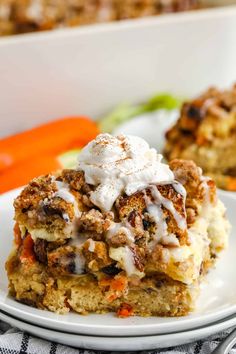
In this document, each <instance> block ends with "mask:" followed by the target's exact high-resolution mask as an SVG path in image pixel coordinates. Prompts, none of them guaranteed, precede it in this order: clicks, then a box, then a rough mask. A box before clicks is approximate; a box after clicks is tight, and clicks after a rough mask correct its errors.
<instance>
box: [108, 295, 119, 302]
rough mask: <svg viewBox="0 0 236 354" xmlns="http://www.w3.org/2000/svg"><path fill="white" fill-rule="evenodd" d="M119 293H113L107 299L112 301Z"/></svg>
mask: <svg viewBox="0 0 236 354" xmlns="http://www.w3.org/2000/svg"><path fill="white" fill-rule="evenodd" d="M117 297H118V296H117V294H111V295H109V296H108V297H107V301H109V302H112V301H114V300H116V299H117Z"/></svg>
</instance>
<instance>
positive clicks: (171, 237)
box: [162, 234, 180, 247]
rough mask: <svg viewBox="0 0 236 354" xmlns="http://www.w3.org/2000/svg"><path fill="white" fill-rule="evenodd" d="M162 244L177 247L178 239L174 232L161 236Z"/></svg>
mask: <svg viewBox="0 0 236 354" xmlns="http://www.w3.org/2000/svg"><path fill="white" fill-rule="evenodd" d="M162 244H163V245H167V246H175V247H179V246H180V244H179V240H178V238H177V237H176V235H175V234H168V235H164V236H163V237H162Z"/></svg>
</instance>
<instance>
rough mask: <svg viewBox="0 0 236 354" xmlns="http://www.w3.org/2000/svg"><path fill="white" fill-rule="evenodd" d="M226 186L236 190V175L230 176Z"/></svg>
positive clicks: (230, 189)
mask: <svg viewBox="0 0 236 354" xmlns="http://www.w3.org/2000/svg"><path fill="white" fill-rule="evenodd" d="M226 188H227V190H228V191H232V192H234V191H236V178H235V177H228V179H227V185H226Z"/></svg>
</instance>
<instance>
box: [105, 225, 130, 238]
mask: <svg viewBox="0 0 236 354" xmlns="http://www.w3.org/2000/svg"><path fill="white" fill-rule="evenodd" d="M118 232H123V233H124V234H125V235H126V236H127V239H128V240H129V241H130V242H134V241H135V237H134V234H133V231H132V229H131V227H130V225H129V223H128V222H126V221H122V222H120V223H115V222H114V223H112V224H111V226H110V228H109V230H108V232H107V235H106V237H107V239H110V238H112V237H113V236H114V235H116V233H118Z"/></svg>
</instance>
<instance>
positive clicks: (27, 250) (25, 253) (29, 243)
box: [20, 234, 35, 263]
mask: <svg viewBox="0 0 236 354" xmlns="http://www.w3.org/2000/svg"><path fill="white" fill-rule="evenodd" d="M20 260H21V262H31V263H32V262H34V261H35V254H34V241H33V239H32V237H31V236H30V234H27V235H26V237H25V238H24V240H23V246H22V251H21V255H20Z"/></svg>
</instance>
